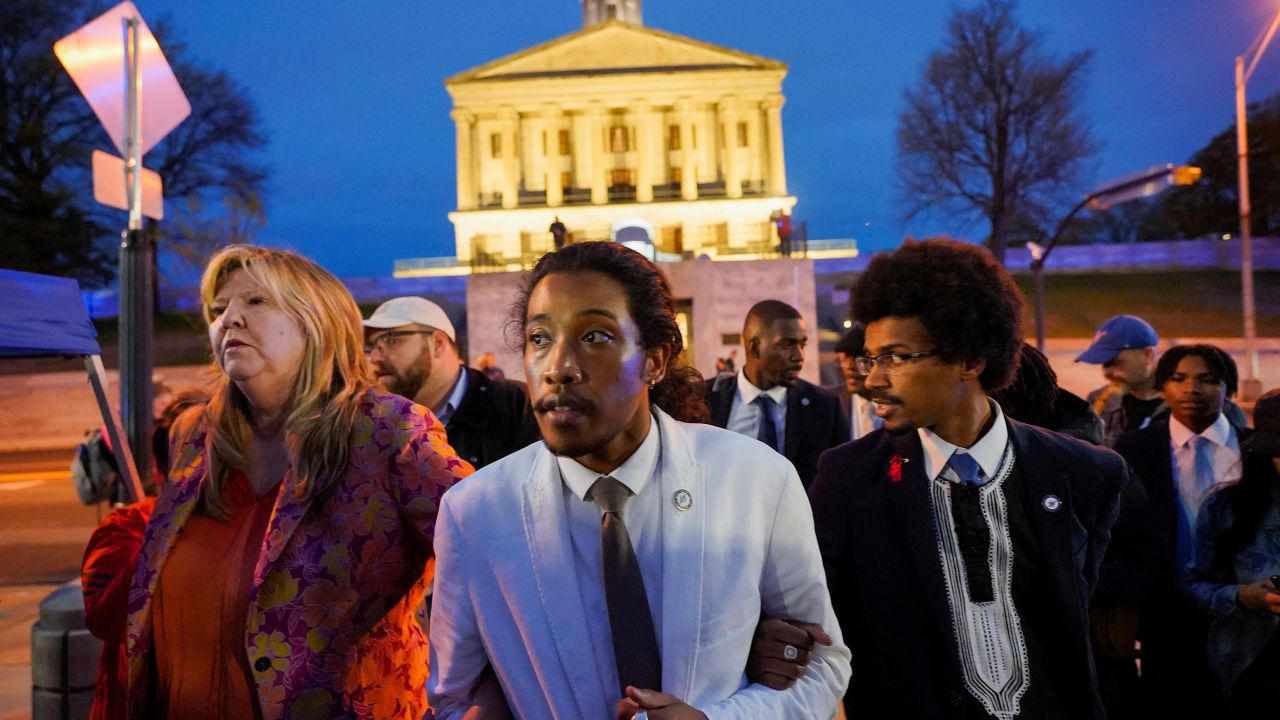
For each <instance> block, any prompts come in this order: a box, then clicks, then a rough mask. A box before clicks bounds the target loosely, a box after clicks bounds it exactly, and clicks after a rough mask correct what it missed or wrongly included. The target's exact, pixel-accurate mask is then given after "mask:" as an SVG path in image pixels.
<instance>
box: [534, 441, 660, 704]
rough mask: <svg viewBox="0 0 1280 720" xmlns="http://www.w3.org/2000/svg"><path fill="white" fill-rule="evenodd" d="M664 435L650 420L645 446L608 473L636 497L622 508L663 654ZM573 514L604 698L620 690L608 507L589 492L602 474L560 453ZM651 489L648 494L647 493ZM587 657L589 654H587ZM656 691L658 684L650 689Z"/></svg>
mask: <svg viewBox="0 0 1280 720" xmlns="http://www.w3.org/2000/svg"><path fill="white" fill-rule="evenodd" d="M661 446H662V443H661V433H660V432H659V431H658V423H657V421H655V420H651V421H650V423H649V433H648V434H647V435H645V438H644V441H643V442H641V443H640V447H638V448H636V451H635V452H634V453H632V454H631V457H629V458H627V459H626V461H625V462H623V463H622V465H619V466H618V467H617V468H616V469H615V470H614V471H613V472H611V473H609V476H610V477H612V478H614V479H615V480H617V481H618V482H620V483H622V484H623V485H626V486H627V489H628V490H630V491H631V493H632V495H631V498H630V499H629V500H627V504H626V506H625V507H623V509H622V522H623V524H625V525H626V526H627V535H628V536H629V537H630V538H631V547H632V548H634V549H635V553H636V562H637V563H638V564H639V565H640V576H641V577H642V578H644V592H645V596H646V597H647V598H648V600H649V614H650V615H652V616H653V629H654V633H655V634H656V635H657V638H658V651H659V653H661V652H662V510H663V504H662V497H661V489H660V488H659V486H658V485H659V484H658V483H657V482H652V481H653V480H654V479H655V478H656V477H657V474H658V472H659V469H660V468H661V462H660V461H661V457H660V456H661V450H662V447H661ZM556 463H557V464H558V465H559V468H560V477H561V479H562V481H563V482H562V487H563V493H564V504H565V510H566V512H567V515H568V518H569V538H570V541H571V542H572V543H573V557H574V562H575V564H576V565H577V576H578V578H579V584H578V592H579V594H580V595H581V596H582V605H583V607H584V609H585V610H586V614H587V616H586V617H585V618H583V620H584V621H585V624H586V626H587V632H588V634H589V635H590V637H591V649H590V650H591V660H592V661H593V662H595V664H596V667H597V669H598V670H597V672H598V675H597V676H598V677H599V678H600V679H601V680H602V681H603V682H604V687H603V690H604V692H605V697H613V696H616V695H617V694H618V669H617V665H616V664H615V662H614V657H613V633H612V631H611V630H610V628H609V609H608V606H607V605H606V604H605V596H604V575H603V572H604V571H603V570H602V569H601V566H600V522H601V520H602V519H603V517H604V510H602V509H601V508H600V506H599V505H597V504H596V503H595V502H593V501H592V500H591V499H589V498H588V497H587V491H589V490H590V489H591V486H592V485H594V484H595V482H596V480H598V479H600V478H601V477H602V475H601V474H600V473H598V472H596V471H594V470H591V469H589V468H587V467H584V466H582V465H580V464H578V462H577V461H575V460H573V459H572V458H567V457H562V456H560V457H557V458H556ZM646 490H647V491H648V492H646ZM583 659H584V661H586V658H585V657H584V658H583ZM651 689H654V690H657V689H658V688H651Z"/></svg>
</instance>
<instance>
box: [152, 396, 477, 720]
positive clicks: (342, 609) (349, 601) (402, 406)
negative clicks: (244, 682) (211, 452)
mask: <svg viewBox="0 0 1280 720" xmlns="http://www.w3.org/2000/svg"><path fill="white" fill-rule="evenodd" d="M361 410H362V416H361V417H360V418H359V419H358V420H357V422H356V426H355V429H354V432H353V438H352V445H351V450H350V457H349V458H348V462H347V470H346V472H345V473H344V474H343V476H342V478H341V479H340V480H339V481H338V482H337V483H336V484H335V485H334V487H333V488H331V489H330V491H328V492H327V493H325V494H324V495H322V497H321V498H319V499H313V500H298V499H297V498H295V497H294V493H293V490H292V482H293V477H292V474H289V475H286V477H285V479H284V481H283V482H282V483H281V485H280V490H279V495H278V497H277V499H276V504H275V508H274V510H273V511H272V515H271V520H270V521H269V523H268V526H267V531H266V536H265V537H264V539H263V545H262V551H261V553H260V555H259V556H258V563H257V567H256V570H255V572H254V578H253V586H252V589H251V591H250V602H249V617H248V618H247V624H246V633H245V643H244V651H245V653H246V655H247V658H248V664H249V667H250V668H251V670H252V672H253V680H254V682H255V683H256V686H257V696H258V702H259V705H260V707H261V710H262V717H263V718H265V719H266V720H275V719H276V718H332V717H359V718H379V719H381V718H405V719H407V720H408V719H411V720H417V719H418V718H420V717H422V715H423V713H424V712H425V711H426V693H425V689H424V688H425V684H426V677H427V673H428V666H427V642H426V637H425V635H424V633H423V632H422V629H421V628H420V627H419V625H418V622H417V620H416V618H415V616H414V613H415V610H416V609H417V608H418V606H419V605H420V604H421V602H422V599H423V596H424V594H425V592H426V585H427V581H426V578H425V576H424V571H425V567H426V563H427V560H428V559H429V558H430V556H431V553H432V537H433V533H434V529H435V520H436V509H437V508H438V507H439V504H440V498H441V496H443V495H444V492H445V490H447V489H448V488H449V487H451V486H452V485H453V484H454V483H455V482H457V481H458V480H459V479H460V478H462V477H463V476H465V475H467V474H468V473H470V471H471V467H470V466H469V465H467V464H466V463H465V462H464V461H462V460H460V459H459V458H458V457H457V456H456V455H455V454H454V452H453V450H452V449H451V448H450V447H449V445H448V442H447V441H446V439H445V431H444V426H443V425H441V424H440V422H439V421H438V420H437V419H436V418H435V416H433V415H431V414H430V413H429V412H427V411H425V410H424V409H423V408H422V407H420V406H418V405H414V404H413V403H411V402H409V401H408V400H405V399H404V398H401V397H398V396H395V395H388V394H383V393H380V392H376V391H370V392H369V394H368V395H367V397H366V398H365V400H364V401H363V403H362V406H361ZM206 436H207V430H206V428H205V427H203V422H200V421H198V422H197V423H195V425H194V427H193V428H192V429H191V431H190V433H189V434H188V435H187V436H186V438H185V440H183V441H182V442H181V444H180V446H175V449H176V452H175V454H174V457H175V461H174V463H173V469H172V471H171V473H170V476H169V482H167V483H166V484H165V486H164V488H163V490H162V491H161V494H160V498H159V500H158V501H157V503H156V508H155V512H154V514H153V515H152V517H151V522H150V524H149V525H148V526H147V532H146V537H145V539H144V540H143V545H142V550H141V552H140V554H139V555H138V560H137V567H136V569H135V571H134V576H133V586H132V589H131V590H130V593H129V625H128V640H127V642H128V650H127V652H128V665H129V686H130V687H129V717H133V718H139V717H147V716H148V714H149V713H150V707H149V702H150V699H151V695H152V689H151V688H150V686H149V684H150V680H151V676H152V668H151V662H152V657H151V651H152V635H151V623H150V620H151V607H152V605H151V603H152V597H153V593H154V592H155V588H156V583H157V580H158V579H159V577H160V573H161V571H162V569H163V568H164V563H165V558H166V557H167V555H168V553H169V550H170V549H171V548H172V547H173V544H174V542H175V540H177V539H178V538H179V537H180V534H181V532H182V528H183V526H184V525H185V524H186V522H187V520H188V519H189V518H190V517H191V514H192V512H193V511H194V510H195V509H196V507H197V505H198V502H199V498H200V489H201V486H202V485H203V483H204V481H205V476H206V471H207V468H208V458H207V455H206V448H205V438H206Z"/></svg>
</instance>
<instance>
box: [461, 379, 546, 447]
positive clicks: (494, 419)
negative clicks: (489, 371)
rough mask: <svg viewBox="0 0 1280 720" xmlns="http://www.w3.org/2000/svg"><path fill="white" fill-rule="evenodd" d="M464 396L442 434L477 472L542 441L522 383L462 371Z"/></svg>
mask: <svg viewBox="0 0 1280 720" xmlns="http://www.w3.org/2000/svg"><path fill="white" fill-rule="evenodd" d="M465 372H466V373H467V392H466V394H464V395H463V396H462V403H461V404H460V405H459V406H458V409H457V410H455V411H454V412H453V417H451V418H449V423H448V424H447V425H445V431H446V432H447V433H448V435H449V444H450V445H451V446H453V449H454V451H455V452H457V453H458V456H459V457H461V458H462V459H464V460H466V461H467V462H469V463H471V464H472V465H473V466H474V467H475V468H476V469H477V470H479V469H480V468H482V467H484V466H485V465H488V464H489V463H491V462H494V461H495V460H501V459H502V458H504V457H506V456H508V455H510V454H511V453H513V452H515V451H516V450H519V449H521V448H523V447H525V446H526V445H528V444H530V443H532V442H536V441H538V440H541V439H542V433H541V432H540V431H539V430H538V422H537V420H536V419H535V418H534V416H533V408H532V407H530V405H529V395H528V391H527V390H526V389H525V386H524V383H518V382H513V381H511V380H490V379H489V376H487V375H485V374H484V373H482V372H480V371H479V370H476V369H474V368H465Z"/></svg>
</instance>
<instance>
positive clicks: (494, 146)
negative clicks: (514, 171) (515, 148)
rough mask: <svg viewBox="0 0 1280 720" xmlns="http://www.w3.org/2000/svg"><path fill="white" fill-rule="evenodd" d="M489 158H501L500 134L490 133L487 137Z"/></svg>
mask: <svg viewBox="0 0 1280 720" xmlns="http://www.w3.org/2000/svg"><path fill="white" fill-rule="evenodd" d="M489 157H491V158H500V157H502V133H491V134H490V135H489Z"/></svg>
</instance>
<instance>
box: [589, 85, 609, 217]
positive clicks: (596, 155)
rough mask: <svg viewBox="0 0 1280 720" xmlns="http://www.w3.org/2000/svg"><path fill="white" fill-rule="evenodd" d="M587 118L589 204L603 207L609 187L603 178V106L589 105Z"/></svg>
mask: <svg viewBox="0 0 1280 720" xmlns="http://www.w3.org/2000/svg"><path fill="white" fill-rule="evenodd" d="M587 117H588V120H589V122H587V128H588V135H589V136H590V143H589V145H588V146H587V148H586V150H587V152H589V153H591V204H592V205H604V204H605V203H607V202H609V186H608V184H607V183H606V182H605V176H604V150H605V147H604V105H601V104H600V103H598V102H597V103H591V107H589V108H588V109H587Z"/></svg>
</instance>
